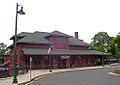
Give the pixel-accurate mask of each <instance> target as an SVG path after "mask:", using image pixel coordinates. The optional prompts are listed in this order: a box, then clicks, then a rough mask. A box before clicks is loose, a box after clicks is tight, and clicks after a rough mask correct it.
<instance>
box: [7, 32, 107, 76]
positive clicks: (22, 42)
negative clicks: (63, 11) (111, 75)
mask: <svg viewBox="0 0 120 85" xmlns="http://www.w3.org/2000/svg"><path fill="white" fill-rule="evenodd" d="M10 39H11V40H13V44H12V45H11V46H9V48H10V49H11V51H10V69H13V67H14V36H13V37H11V38H10ZM51 43H52V44H53V48H52V51H51V64H52V69H60V68H72V67H82V66H93V65H94V62H96V63H97V65H100V64H102V60H103V59H102V58H103V56H106V55H109V54H108V53H103V52H100V51H96V50H90V45H89V44H88V43H85V42H84V41H83V40H81V39H78V32H75V37H73V36H70V35H67V34H64V33H62V32H59V31H53V32H51V33H48V32H37V31H36V32H34V33H27V32H22V33H20V34H18V35H17V68H19V67H21V66H26V67H28V69H29V66H30V57H31V58H32V62H31V65H32V69H49V68H50V54H49V53H48V49H49V46H50V44H51ZM11 74H12V73H11Z"/></svg>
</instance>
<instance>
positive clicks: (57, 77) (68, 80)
mask: <svg viewBox="0 0 120 85" xmlns="http://www.w3.org/2000/svg"><path fill="white" fill-rule="evenodd" d="M115 69H120V66H115V67H111V68H107V69H96V70H85V71H75V72H65V73H59V74H52V75H48V76H46V77H43V78H40V79H38V80H36V81H34V82H33V83H31V84H29V85H120V76H111V75H109V74H108V72H111V71H113V70H115Z"/></svg>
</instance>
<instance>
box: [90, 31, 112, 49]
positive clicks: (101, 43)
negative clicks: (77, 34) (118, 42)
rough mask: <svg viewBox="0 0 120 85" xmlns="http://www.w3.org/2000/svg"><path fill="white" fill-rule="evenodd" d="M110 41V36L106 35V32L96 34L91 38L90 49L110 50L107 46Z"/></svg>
mask: <svg viewBox="0 0 120 85" xmlns="http://www.w3.org/2000/svg"><path fill="white" fill-rule="evenodd" d="M109 41H110V36H109V35H108V34H107V32H98V33H97V34H95V36H94V37H93V38H92V42H91V43H90V44H91V49H94V50H98V51H103V50H104V49H105V48H107V49H110V47H109V46H108V43H109Z"/></svg>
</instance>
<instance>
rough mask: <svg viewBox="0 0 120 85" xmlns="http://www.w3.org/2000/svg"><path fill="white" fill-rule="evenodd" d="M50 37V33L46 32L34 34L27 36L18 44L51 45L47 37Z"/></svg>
mask: <svg viewBox="0 0 120 85" xmlns="http://www.w3.org/2000/svg"><path fill="white" fill-rule="evenodd" d="M47 35H49V33H46V32H34V33H32V34H30V35H26V36H25V37H24V38H22V39H21V40H19V41H18V42H19V43H20V42H24V43H46V44H48V43H50V41H49V40H48V39H46V38H44V37H45V36H47Z"/></svg>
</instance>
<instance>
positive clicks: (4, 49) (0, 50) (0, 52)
mask: <svg viewBox="0 0 120 85" xmlns="http://www.w3.org/2000/svg"><path fill="white" fill-rule="evenodd" d="M7 51H8V48H7V45H6V44H4V43H0V57H2V56H3V55H4V54H5V52H7Z"/></svg>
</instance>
